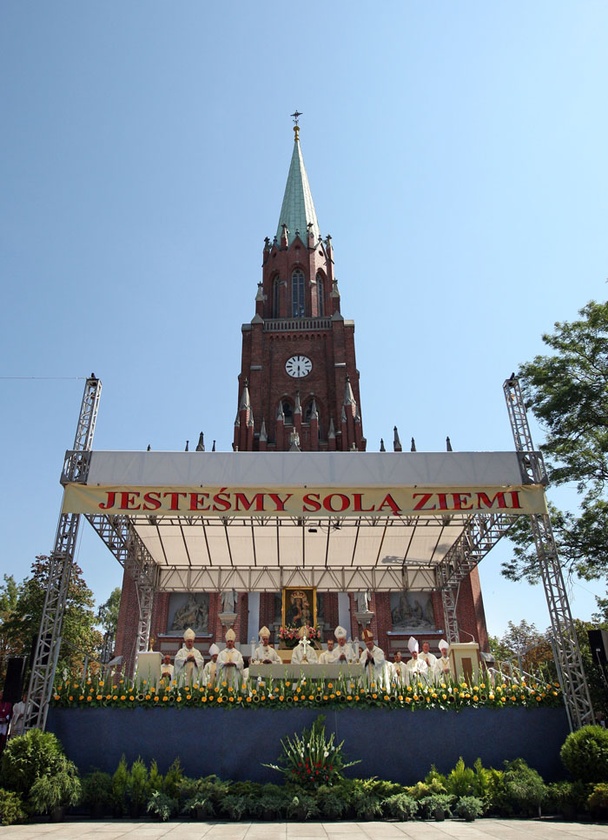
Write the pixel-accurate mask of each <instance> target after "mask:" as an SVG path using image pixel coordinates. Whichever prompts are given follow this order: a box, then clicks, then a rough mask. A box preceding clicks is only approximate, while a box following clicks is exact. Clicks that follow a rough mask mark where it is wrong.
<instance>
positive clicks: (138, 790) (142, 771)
mask: <svg viewBox="0 0 608 840" xmlns="http://www.w3.org/2000/svg"><path fill="white" fill-rule="evenodd" d="M127 793H128V797H129V801H130V804H131V816H133V817H138V816H140V815H141V814H142V813H143V812H144V809H145V808H146V806H147V804H148V801H149V799H150V784H149V780H148V768H147V767H146V765H145V763H144V762H143V761H142V760H141V758H139V757H138V758H137V759H136V760H135V761H134V762H133V764H132V765H131V770H130V771H129V781H128V785H127Z"/></svg>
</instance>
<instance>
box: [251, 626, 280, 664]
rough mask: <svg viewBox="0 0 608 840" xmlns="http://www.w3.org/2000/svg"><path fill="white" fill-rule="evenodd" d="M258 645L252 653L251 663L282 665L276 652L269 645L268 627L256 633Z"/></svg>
mask: <svg viewBox="0 0 608 840" xmlns="http://www.w3.org/2000/svg"><path fill="white" fill-rule="evenodd" d="M258 636H259V638H260V644H259V645H258V646H257V647H256V649H255V651H254V653H253V660H252V661H253V662H254V663H256V664H259V665H282V660H281V657H280V656H279V654H278V653H277V652H276V650H275V649H274V648H273V647H272V645H271V644H270V630H269V629H268V627H262V628H260V632H259V633H258Z"/></svg>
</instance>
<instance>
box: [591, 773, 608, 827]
mask: <svg viewBox="0 0 608 840" xmlns="http://www.w3.org/2000/svg"><path fill="white" fill-rule="evenodd" d="M587 805H588V807H589V810H590V811H591V813H592V814H593V815H594V816H595V817H598V818H600V817H601V818H603V817H605V816H606V814H607V813H608V784H606V783H605V782H602V783H600V784H599V785H595V786H594V788H593V790H592V791H591V793H590V794H589V798H588V799H587Z"/></svg>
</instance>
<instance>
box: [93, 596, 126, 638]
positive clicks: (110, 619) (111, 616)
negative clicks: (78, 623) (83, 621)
mask: <svg viewBox="0 0 608 840" xmlns="http://www.w3.org/2000/svg"><path fill="white" fill-rule="evenodd" d="M121 595H122V589H121V588H120V586H117V587H116V589H113V590H112V592H111V593H110V597H109V598H108V600H107V601H105V602H104V603H103V604H102V605H101V606H100V607H99V609H98V610H97V621H98V622H99V624H101V627H102V628H103V631H104V633H109V634H110V635H112V636H114V635H116V628H117V626H118V611H119V610H120V596H121Z"/></svg>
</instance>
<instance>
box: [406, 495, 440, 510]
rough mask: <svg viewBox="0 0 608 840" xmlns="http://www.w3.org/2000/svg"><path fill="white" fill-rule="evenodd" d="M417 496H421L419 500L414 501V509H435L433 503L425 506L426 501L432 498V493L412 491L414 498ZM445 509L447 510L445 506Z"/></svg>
mask: <svg viewBox="0 0 608 840" xmlns="http://www.w3.org/2000/svg"><path fill="white" fill-rule="evenodd" d="M418 496H421V497H422V498H421V499H420V501H418V502H416V504H415V505H414V510H435V509H436V508H435V505H432V507H427V506H426V505H427V502H429V501H430V500H431V499H432V498H433V494H432V493H414V499H416V498H417V497H418ZM446 510H447V508H446Z"/></svg>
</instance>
